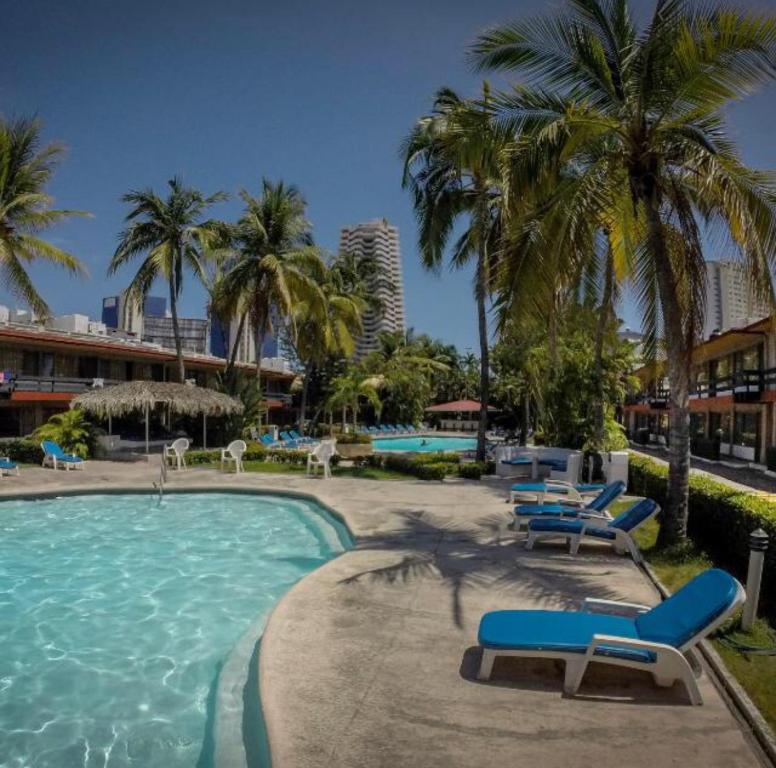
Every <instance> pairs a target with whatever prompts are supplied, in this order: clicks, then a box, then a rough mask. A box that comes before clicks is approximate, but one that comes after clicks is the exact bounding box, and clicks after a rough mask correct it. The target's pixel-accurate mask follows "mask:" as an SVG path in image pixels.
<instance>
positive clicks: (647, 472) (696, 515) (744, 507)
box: [628, 454, 776, 615]
mask: <svg viewBox="0 0 776 768" xmlns="http://www.w3.org/2000/svg"><path fill="white" fill-rule="evenodd" d="M628 479H629V484H630V492H631V493H633V494H636V495H638V496H647V497H649V498H651V499H654V500H655V501H657V503H658V504H660V505H661V506H662V505H664V503H665V495H666V485H667V479H668V467H667V466H665V465H662V464H658V463H657V462H656V461H653V460H652V459H648V458H644V457H642V456H635V455H633V454H631V455H630V462H629V478H628ZM756 528H762V529H763V530H764V531H765V532H766V533H767V534H768V536H769V538H770V542H771V543H770V546H769V548H768V552H767V553H766V555H765V572H764V574H763V583H762V597H761V600H762V603H763V605H764V607H765V608H766V611H767V612H768V613H770V614H772V615H773V614H776V504H774V503H773V502H772V501H768V499H767V498H764V497H762V496H755V495H753V494H752V493H745V492H741V491H738V490H736V489H735V488H731V487H730V486H728V485H724V484H723V483H720V482H717V481H715V480H711V479H709V478H708V477H704V476H702V475H690V511H689V519H688V525H687V532H688V535H689V536H690V538H691V539H692V540H693V541H694V542H695V544H696V545H697V546H698V547H699V548H700V549H702V550H703V551H704V552H705V553H706V554H707V555H708V556H709V557H710V558H711V560H712V561H713V562H714V564H715V565H717V566H719V567H720V568H724V569H726V570H728V571H730V572H731V573H733V574H734V575H735V576H736V578H738V579H739V581H741V582H742V583H745V582H746V572H747V567H748V564H749V534H750V533H751V532H752V531H754V530H755V529H756Z"/></svg>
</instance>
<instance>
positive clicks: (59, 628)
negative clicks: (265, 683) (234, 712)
mask: <svg viewBox="0 0 776 768" xmlns="http://www.w3.org/2000/svg"><path fill="white" fill-rule="evenodd" d="M347 543H348V540H347V535H346V533H345V531H344V528H343V527H342V526H341V525H340V524H339V523H336V522H335V521H334V520H333V519H332V518H331V517H330V516H329V515H327V514H326V513H325V512H324V511H323V509H322V508H319V507H317V506H316V505H313V504H311V503H308V502H305V501H301V500H296V499H290V498H285V497H273V496H258V495H242V494H210V493H201V494H170V495H167V496H166V497H165V499H164V502H163V503H162V505H161V506H158V499H157V498H156V497H155V496H150V495H99V496H76V497H65V498H59V499H50V500H35V501H9V502H2V503H0V766H9V767H10V766H14V767H16V766H32V765H34V766H52V768H53V767H54V766H56V768H68V767H69V766H85V767H86V768H91V767H92V766H106V767H107V768H111V767H116V766H147V767H148V768H156V767H157V766H158V768H177V766H186V767H187V768H191V767H193V766H198V768H205V767H206V766H209V765H211V764H212V757H213V749H214V745H213V733H212V725H213V720H214V711H213V710H214V705H215V698H216V697H215V692H216V689H217V684H218V678H219V672H220V670H221V667H222V665H223V663H224V661H225V659H226V658H227V657H228V656H229V654H230V651H231V650H232V648H233V647H234V646H235V644H236V643H237V641H238V640H239V639H240V637H241V635H242V634H243V633H244V632H245V631H246V629H247V628H248V627H249V626H250V625H251V624H252V623H253V622H254V621H255V620H256V619H257V617H258V618H259V619H261V618H262V617H263V618H266V617H267V616H268V614H269V612H270V610H271V609H272V607H273V606H274V604H275V603H276V602H277V600H278V599H279V598H280V597H281V596H282V595H283V593H284V592H285V591H286V590H287V589H288V588H289V587H290V586H291V585H292V584H294V583H295V582H296V581H298V580H299V579H300V578H301V577H302V576H304V575H305V574H306V573H308V572H310V571H311V570H313V569H314V568H316V567H318V566H319V565H321V564H323V563H324V562H326V561H327V560H329V559H330V558H331V557H333V556H334V555H336V554H338V553H339V552H341V551H342V550H343V549H344V548H345V547H346V546H347ZM251 687H253V686H251ZM246 690H247V688H246Z"/></svg>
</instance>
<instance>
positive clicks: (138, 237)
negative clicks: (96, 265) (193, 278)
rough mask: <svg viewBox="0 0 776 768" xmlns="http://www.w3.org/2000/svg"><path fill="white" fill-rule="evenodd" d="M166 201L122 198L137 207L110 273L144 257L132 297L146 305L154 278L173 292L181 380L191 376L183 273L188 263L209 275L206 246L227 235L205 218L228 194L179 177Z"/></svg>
mask: <svg viewBox="0 0 776 768" xmlns="http://www.w3.org/2000/svg"><path fill="white" fill-rule="evenodd" d="M167 183H168V185H169V188H170V191H169V194H168V196H167V199H166V200H165V199H162V198H161V197H159V196H158V195H157V194H156V193H155V192H154V191H153V190H152V189H143V190H139V191H132V192H129V193H128V194H126V195H124V196H123V197H122V200H123V202H125V203H129V204H130V205H131V206H132V208H131V209H130V212H129V213H128V214H127V217H126V221H127V224H128V226H127V228H126V229H125V230H124V231H123V232H122V233H121V235H120V236H119V245H118V247H117V248H116V252H115V253H114V254H113V258H112V260H111V263H110V266H109V267H108V274H109V275H112V274H114V273H115V272H116V271H117V270H119V269H120V268H121V267H122V266H124V265H125V264H127V263H129V262H130V261H132V260H133V259H134V258H135V257H136V256H139V255H143V256H144V258H143V261H142V263H141V265H140V267H139V269H138V270H137V273H136V274H135V276H134V277H133V278H132V282H131V283H130V284H129V288H128V289H127V299H128V300H130V301H134V302H137V303H142V301H143V300H144V299H145V297H146V295H147V294H148V291H149V290H150V289H151V286H152V285H153V282H154V280H156V279H157V278H162V279H164V280H165V281H166V282H167V285H168V287H169V291H170V313H171V315H172V332H173V336H174V337H175V352H176V355H177V358H178V380H179V381H180V382H181V383H182V382H183V381H184V379H185V377H186V371H185V367H184V364H183V346H182V344H181V334H180V327H179V325H178V299H179V297H180V294H181V290H182V288H183V273H184V271H185V268H186V267H189V268H190V269H192V270H193V271H194V273H195V274H196V275H197V276H198V277H200V279H203V278H204V272H203V265H202V250H203V248H205V249H206V248H210V247H213V246H214V245H215V244H216V243H217V242H218V241H219V240H220V239H223V238H224V236H225V225H224V224H223V223H221V222H219V221H216V220H213V219H203V215H204V213H205V211H206V210H207V208H209V207H210V206H211V205H213V204H214V203H217V202H220V201H222V200H226V198H227V196H226V195H225V194H224V193H223V192H216V193H215V194H214V195H210V196H209V197H205V196H204V195H203V194H202V193H201V192H200V191H199V190H197V189H194V188H192V187H186V186H184V185H183V183H182V181H181V180H180V179H179V178H177V177H174V178H172V179H170V181H168V182H167Z"/></svg>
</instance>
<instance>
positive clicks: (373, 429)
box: [367, 425, 380, 435]
mask: <svg viewBox="0 0 776 768" xmlns="http://www.w3.org/2000/svg"><path fill="white" fill-rule="evenodd" d="M367 431H368V432H369V434H370V435H379V434H380V430H379V429H378V428H377V427H375V426H374V425H372V426H371V427H367Z"/></svg>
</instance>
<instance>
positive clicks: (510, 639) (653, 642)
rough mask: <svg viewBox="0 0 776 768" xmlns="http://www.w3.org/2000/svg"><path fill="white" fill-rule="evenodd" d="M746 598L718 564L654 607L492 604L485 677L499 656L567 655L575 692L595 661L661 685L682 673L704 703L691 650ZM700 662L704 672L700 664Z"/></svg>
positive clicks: (693, 697)
mask: <svg viewBox="0 0 776 768" xmlns="http://www.w3.org/2000/svg"><path fill="white" fill-rule="evenodd" d="M744 599H745V594H744V589H743V587H742V586H741V585H740V584H739V583H738V581H736V579H734V578H733V577H732V576H731V575H730V574H728V573H726V572H725V571H721V570H718V569H715V568H713V569H710V570H708V571H704V572H703V573H701V574H699V575H698V576H696V577H695V578H694V579H692V580H691V581H690V582H688V583H687V584H686V585H685V586H684V587H682V588H681V589H680V590H679V591H678V592H676V593H674V594H673V595H672V596H671V597H669V598H668V599H667V600H665V601H664V602H662V603H660V604H659V605H657V606H655V607H654V608H650V607H648V606H643V605H634V604H632V603H619V602H616V601H612V600H596V599H594V598H587V599H586V600H585V601H584V602H583V603H582V606H581V610H580V611H491V612H490V613H486V614H485V615H484V616H483V617H482V619H481V620H480V627H479V632H478V642H479V645H480V646H481V647H482V662H481V664H480V671H479V675H478V677H479V679H480V680H490V677H491V674H492V672H493V663H494V662H495V660H496V658H497V657H498V656H517V657H527V658H546V659H560V660H561V661H564V662H565V663H566V675H565V680H564V683H563V690H564V691H565V693H566V694H568V695H570V696H573V695H574V694H576V693H577V691H578V690H579V686H580V684H581V683H582V678H583V677H584V676H585V671H586V670H587V667H588V664H590V662H591V661H595V662H599V663H602V664H611V665H615V666H621V667H631V668H633V669H640V670H643V671H645V672H649V673H650V674H651V675H652V677H653V679H654V681H655V684H656V685H658V686H661V687H670V686H671V685H673V683H674V682H675V681H676V680H679V681H681V682H682V683H683V684H684V686H685V688H686V690H687V694H688V696H689V698H690V702H691V703H692V704H702V703H703V699H702V697H701V692H700V689H699V688H698V682H697V678H696V673H695V671H694V670H693V665H691V663H690V659H688V657H690V658H692V656H693V654H694V648H695V646H696V645H697V644H698V643H699V642H700V641H701V640H702V639H703V638H704V637H706V636H707V635H708V634H709V633H711V632H713V631H714V630H715V629H716V628H717V627H719V626H720V625H721V624H722V623H723V622H724V621H725V620H726V619H727V618H728V616H730V615H731V614H733V613H734V612H735V611H736V609H738V608H739V607H740V606H741V605H743V602H744ZM693 661H696V662H697V660H695V659H693ZM694 666H695V667H696V668H697V669H698V670H699V671H698V676H700V669H701V666H700V664H697V663H696V664H695V665H694Z"/></svg>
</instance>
